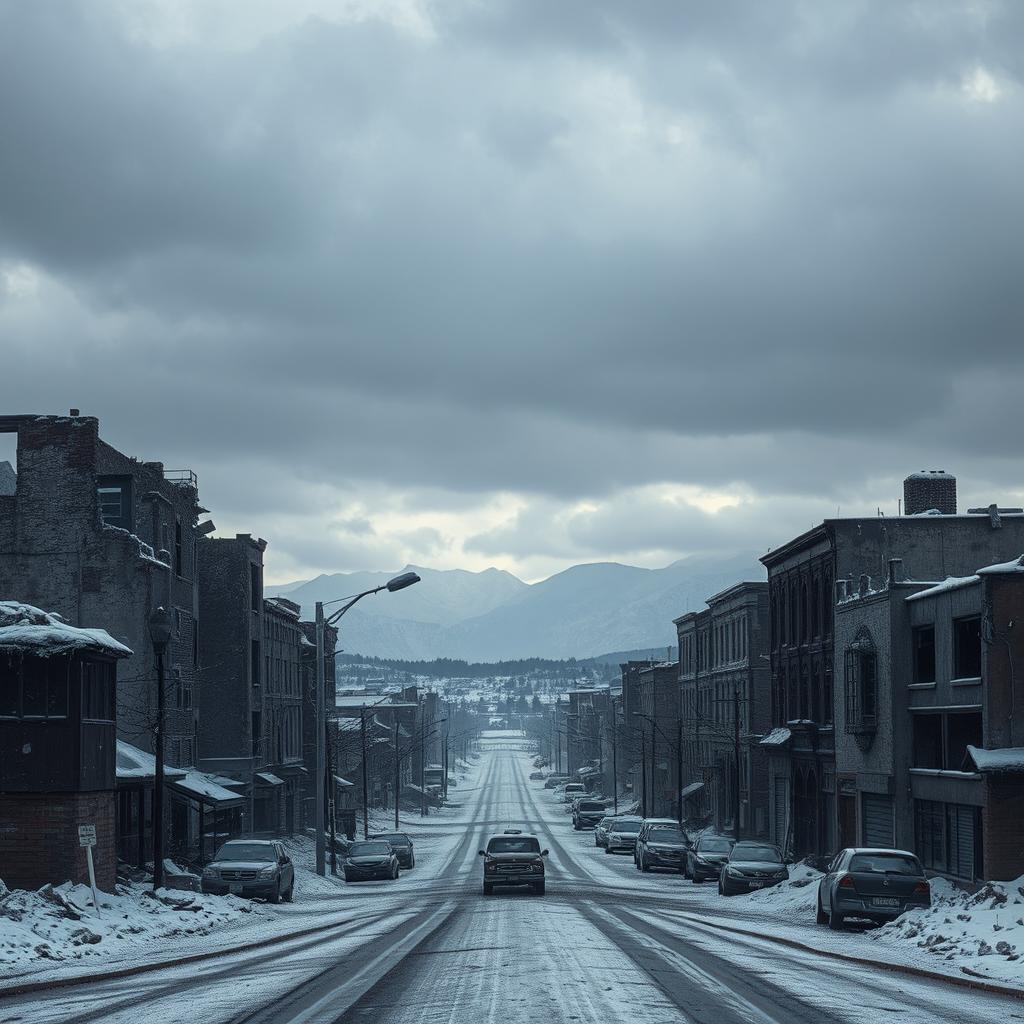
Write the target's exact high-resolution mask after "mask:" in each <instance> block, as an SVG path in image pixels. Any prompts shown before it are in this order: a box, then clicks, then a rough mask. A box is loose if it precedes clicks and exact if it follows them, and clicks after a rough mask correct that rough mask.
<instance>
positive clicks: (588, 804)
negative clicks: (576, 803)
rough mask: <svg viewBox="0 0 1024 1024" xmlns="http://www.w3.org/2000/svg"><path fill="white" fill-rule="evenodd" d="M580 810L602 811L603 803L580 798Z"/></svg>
mask: <svg viewBox="0 0 1024 1024" xmlns="http://www.w3.org/2000/svg"><path fill="white" fill-rule="evenodd" d="M580 810H581V811H603V810H604V804H602V803H598V802H596V801H594V800H581V801H580Z"/></svg>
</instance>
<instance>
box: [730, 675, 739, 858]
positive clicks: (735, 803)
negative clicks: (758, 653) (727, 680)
mask: <svg viewBox="0 0 1024 1024" xmlns="http://www.w3.org/2000/svg"><path fill="white" fill-rule="evenodd" d="M732 723H733V744H734V747H735V749H734V751H733V755H734V757H735V763H736V778H735V780H734V782H735V786H736V788H735V790H734V791H733V796H732V813H733V822H734V827H733V834H734V835H735V836H736V839H737V840H738V839H739V838H740V688H739V687H738V686H734V687H733V691H732Z"/></svg>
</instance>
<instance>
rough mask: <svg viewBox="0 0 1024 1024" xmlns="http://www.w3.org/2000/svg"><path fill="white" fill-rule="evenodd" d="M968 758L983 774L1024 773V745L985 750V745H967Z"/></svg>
mask: <svg viewBox="0 0 1024 1024" xmlns="http://www.w3.org/2000/svg"><path fill="white" fill-rule="evenodd" d="M967 760H968V761H970V762H973V763H974V766H975V767H976V768H977V769H978V771H979V772H981V773H982V774H983V775H1021V774H1024V747H1000V748H998V749H996V750H985V748H984V747H972V746H971V745H970V744H968V745H967Z"/></svg>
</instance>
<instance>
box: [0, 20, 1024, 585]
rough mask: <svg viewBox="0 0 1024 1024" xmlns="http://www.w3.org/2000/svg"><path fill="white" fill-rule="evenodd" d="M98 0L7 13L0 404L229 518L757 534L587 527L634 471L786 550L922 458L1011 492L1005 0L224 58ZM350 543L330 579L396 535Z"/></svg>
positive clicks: (1018, 361) (514, 537)
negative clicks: (714, 507) (121, 451)
mask: <svg viewBox="0 0 1024 1024" xmlns="http://www.w3.org/2000/svg"><path fill="white" fill-rule="evenodd" d="M115 10H116V9H115V8H113V7H104V6H102V5H99V4H81V5H75V4H66V5H61V8H60V14H59V15H58V14H57V13H55V12H56V8H53V7H52V6H49V5H38V4H16V3H7V4H0V118H2V119H3V121H4V124H5V132H6V134H5V145H4V147H3V149H2V152H0V178H2V180H3V181H4V186H5V187H4V189H3V190H0V269H2V267H3V266H4V264H5V262H8V263H10V262H13V263H20V262H24V263H27V264H30V265H32V266H35V267H37V268H38V269H39V270H40V271H41V272H42V273H43V274H44V275H46V280H45V281H44V286H43V287H44V289H48V290H45V291H44V294H43V295H42V296H41V297H40V300H39V304H38V308H35V307H33V308H31V309H30V308H29V307H28V305H27V303H29V300H27V299H25V298H24V297H18V296H16V295H14V294H13V293H12V292H11V290H10V289H9V288H8V289H7V291H6V292H0V331H2V332H3V334H4V336H5V337H9V338H14V339H17V340H16V341H14V342H13V344H15V345H17V346H19V348H18V351H19V353H20V355H19V358H18V359H16V360H12V361H11V362H10V364H9V366H8V367H7V368H6V370H7V372H5V375H4V378H3V380H2V381H0V397H2V398H3V399H4V404H5V405H6V406H8V407H10V405H11V403H12V401H13V399H14V397H15V396H17V400H18V404H19V405H20V404H21V403H23V402H25V403H30V405H31V406H32V407H33V408H38V409H41V410H43V409H46V410H49V409H56V410H57V411H59V410H60V409H62V408H65V407H68V406H70V405H77V406H79V407H82V408H83V409H85V410H86V411H90V412H94V413H96V414H99V415H101V417H102V419H103V422H104V429H105V432H106V433H107V434H108V435H109V436H111V439H112V440H114V441H115V443H120V444H121V445H122V447H125V448H126V449H127V450H130V451H133V452H139V453H140V454H145V455H146V456H147V457H163V458H164V459H165V461H167V462H171V461H175V462H179V463H181V464H193V465H195V466H197V467H198V468H199V469H200V470H201V472H202V480H203V488H204V499H205V500H208V502H209V503H210V504H211V507H214V509H215V512H216V510H217V509H218V508H219V509H222V510H223V515H224V517H226V518H225V521H226V522H228V521H232V522H233V521H236V520H240V519H242V518H243V517H244V516H249V517H260V516H263V517H266V518H267V519H268V521H275V517H288V518H287V522H288V523H289V524H290V525H289V526H288V529H295V524H296V523H298V522H302V523H304V524H307V525H308V527H309V528H310V529H312V531H313V532H314V533H315V532H316V528H315V527H314V525H313V524H315V523H318V524H319V530H320V531H321V532H323V530H324V529H325V526H324V524H325V523H326V522H329V521H330V519H331V511H332V506H333V507H338V506H339V505H340V504H342V503H346V502H348V503H351V502H353V501H354V500H355V499H356V497H357V496H358V494H359V493H360V492H361V491H363V492H365V491H366V490H367V489H368V488H369V489H377V490H378V491H379V492H380V493H384V492H389V493H391V494H392V495H393V496H394V502H395V504H394V505H393V506H392V507H404V508H406V509H416V508H420V507H422V506H420V505H418V503H419V502H421V501H422V502H433V503H435V505H436V507H437V508H438V509H439V510H442V509H446V508H447V509H451V508H456V507H461V508H463V509H472V508H473V507H474V504H478V503H480V502H483V501H486V500H487V499H488V496H491V495H494V494H496V493H508V492H515V493H517V494H520V495H523V496H525V498H526V499H527V500H528V501H529V502H530V503H531V505H532V507H533V509H532V514H533V515H535V517H536V520H535V521H533V520H530V521H528V522H526V523H525V524H524V528H523V529H520V530H518V531H516V530H513V531H512V533H511V534H507V535H506V534H502V533H501V531H498V532H496V533H495V534H493V535H489V534H487V533H486V532H483V533H481V534H480V536H478V537H477V538H475V539H474V541H473V545H474V549H475V550H477V551H479V552H483V551H485V550H492V551H495V552H499V551H501V550H511V549H512V548H513V547H514V549H515V551H516V552H517V554H518V556H520V557H522V558H524V559H526V558H529V557H531V555H532V556H537V557H540V556H541V555H543V556H544V557H550V558H555V557H558V556H559V552H560V553H561V555H562V556H564V557H572V556H570V555H569V554H568V552H591V553H593V554H595V555H599V554H600V552H601V551H602V550H603V551H612V550H615V551H634V550H635V551H642V550H650V549H651V545H656V546H659V547H658V549H659V550H661V549H662V548H672V549H678V547H679V544H681V543H683V541H682V540H677V541H676V542H674V543H670V541H671V537H670V534H671V533H672V530H673V528H676V529H678V530H679V531H680V533H681V534H683V533H688V535H689V536H690V537H691V538H692V540H691V541H689V543H692V544H698V543H700V544H705V545H728V544H743V545H747V544H748V543H751V542H752V541H753V538H754V533H755V532H756V529H757V523H756V522H753V521H751V522H748V521H746V520H744V519H743V517H742V516H740V515H737V516H736V517H733V518H732V519H730V517H728V516H723V517H722V518H720V519H711V520H708V519H706V518H701V517H700V516H696V517H694V516H692V515H690V514H689V513H688V512H687V510H685V509H681V510H679V513H678V514H679V519H678V520H675V519H674V515H675V512H674V511H673V510H669V511H668V513H666V514H664V515H663V511H662V510H657V509H656V510H652V511H649V514H647V515H645V514H644V513H643V512H642V510H641V509H639V508H637V509H633V510H632V511H631V513H630V514H629V515H626V514H625V513H624V512H622V513H621V514H619V513H618V512H616V509H619V510H620V511H621V510H622V509H623V508H624V507H625V506H623V505H622V503H621V502H619V503H618V504H617V503H616V500H615V499H616V496H621V495H622V494H623V492H628V491H630V490H631V489H636V488H640V487H643V486H644V485H646V484H650V483H657V482H662V481H683V482H688V483H694V484H699V485H702V486H707V487H728V486H733V485H741V486H743V487H745V488H747V489H749V490H750V491H751V492H753V493H755V494H758V495H760V496H762V497H764V499H765V504H764V505H763V506H762V509H763V510H769V512H770V514H771V515H772V516H774V517H776V522H777V523H778V524H779V525H780V526H781V524H783V523H784V524H787V525H786V528H789V527H788V524H790V523H791V522H795V521H796V520H798V519H800V517H801V515H802V512H803V510H806V511H807V515H806V518H807V520H808V521H809V520H810V519H811V518H813V515H812V514H811V511H812V509H813V510H814V514H817V510H818V509H820V508H822V507H829V506H832V505H834V504H837V503H843V504H848V503H849V502H850V501H851V500H855V501H862V502H863V504H864V505H865V506H866V507H870V506H871V504H872V502H880V501H882V500H883V498H888V497H889V496H890V495H893V493H894V491H896V490H897V486H898V485H897V483H896V482H898V480H899V478H900V476H901V475H902V473H903V472H905V471H906V470H907V469H908V468H919V466H920V465H922V464H925V465H927V464H931V463H933V462H934V461H936V459H938V460H940V461H942V462H943V463H945V464H947V466H948V468H950V469H953V470H956V469H957V468H958V465H957V464H958V463H959V464H960V465H967V464H969V465H970V466H971V472H972V474H973V477H974V483H973V484H972V486H974V487H976V488H977V490H978V492H979V493H980V492H985V493H989V492H993V491H997V490H999V489H1000V487H1001V483H1000V481H1008V480H1009V481H1014V480H1019V479H1020V478H1021V472H1020V471H1021V463H1020V458H1019V453H1018V452H1017V450H1016V446H1015V445H1014V444H1013V442H1012V440H1011V439H1010V436H1011V435H1010V433H1009V432H1008V431H1006V430H1005V429H1002V427H1003V426H1004V425H1005V424H1006V423H1007V422H1010V421H1012V418H1013V417H1014V416H1015V415H1016V405H1017V400H1016V395H1015V393H1014V391H1015V389H1014V387H1013V381H1015V379H1016V377H1017V375H1019V373H1020V372H1021V370H1022V368H1024V367H1022V358H1024V349H1022V347H1021V346H1020V345H1019V338H1018V334H1019V324H1020V323H1021V322H1022V321H1024V298H1022V295H1024V290H1022V289H1021V288H1020V287H1019V281H1018V277H1019V267H1020V265H1021V255H1022V253H1021V238H1022V237H1024V208H1022V206H1021V203H1020V201H1019V185H1018V183H1017V180H1016V178H1017V175H1018V170H1017V169H1018V168H1019V167H1020V166H1021V165H1022V163H1024V135H1022V133H1020V132H1019V131H1018V130H1017V125H1018V124H1019V121H1020V116H1021V107H1022V103H1024V92H1022V90H1021V89H1020V78H1021V73H1022V58H1021V56H1020V54H1021V53H1022V52H1024V48H1022V47H1021V45H1020V44H1021V42H1022V40H1024V15H1022V14H1021V12H1020V8H1019V5H1014V4H995V5H991V6H990V7H989V8H988V10H989V14H988V20H987V22H983V21H982V20H980V19H979V17H978V16H977V14H976V13H972V10H971V9H969V8H968V7H967V6H966V5H961V4H954V3H940V4H929V5H918V4H912V3H894V4H887V5H883V6H882V7H881V8H879V7H877V6H876V7H872V8H867V7H864V6H863V5H860V4H854V3H851V4H829V5H824V6H815V5H807V4H800V3H792V4H777V5H771V6H769V5H749V4H736V3H731V2H730V3H722V4H713V5H711V4H709V5H680V4H675V3H668V2H665V3H652V4H642V5H629V6H623V5H621V4H617V3H614V4H612V3H606V2H600V3H586V4H583V3H582V2H580V3H570V2H566V3H557V4H551V3H540V2H535V3H526V2H518V0H517V2H515V3H511V2H508V3H497V2H492V3H486V4H477V3H472V4H469V3H467V4H450V5H449V4H446V5H443V6H437V7H432V8H430V10H431V11H432V14H433V16H434V18H435V26H434V27H435V29H436V33H437V36H436V39H435V40H434V41H424V40H423V39H419V38H415V37H413V36H411V35H409V34H408V33H403V32H402V31H400V30H397V29H395V28H393V27H390V26H388V25H386V24H385V23H383V22H381V21H377V20H370V21H366V22H363V23H360V24H352V25H337V24H328V23H326V22H323V21H318V20H316V19H309V20H307V21H305V22H302V23H300V24H296V25H295V26H294V27H292V28H290V29H288V30H285V31H282V32H279V33H277V34H274V35H271V36H268V37H266V38H264V39H263V40H262V41H261V42H260V43H259V45H258V46H256V47H254V48H250V49H244V48H243V49H240V50H237V51H231V52H220V51H217V50H216V49H208V48H207V49H204V48H200V47H189V46H186V47H174V46H170V47H166V48H161V49H154V48H150V47H147V46H146V45H145V44H143V43H141V42H139V41H138V40H137V39H134V38H132V37H130V36H129V35H128V34H127V33H126V32H125V31H124V30H123V26H121V25H120V24H119V23H118V21H117V18H116V15H115V13H114V12H115ZM979 65H984V66H985V67H987V68H988V69H989V70H990V72H991V73H992V74H993V75H994V76H995V78H996V79H997V81H999V82H1001V83H1002V84H1003V94H1002V96H1001V97H1000V98H999V100H998V102H996V103H994V104H991V105H988V106H986V105H984V104H971V103H969V102H967V100H966V99H962V98H957V96H956V90H957V88H958V86H959V83H960V80H961V77H962V76H963V75H964V74H966V73H969V72H970V71H971V70H972V69H973V68H975V67H977V66H979ZM2 280H3V277H2V275H0V282H2ZM26 310H27V311H26ZM5 346H6V342H5ZM185 404H187V408H188V415H187V416H183V415H182V409H183V406H184V405H185ZM256 453H258V455H257V454H256ZM581 498H587V499H593V500H596V501H599V502H602V503H603V507H605V509H606V511H605V512H603V513H602V514H601V515H599V516H593V517H589V518H588V517H584V518H581V519H577V520H575V524H574V527H573V529H572V530H568V529H566V530H563V531H562V532H561V533H556V534H551V533H550V531H545V530H544V529H543V527H544V519H545V517H546V518H547V519H549V520H550V519H552V518H554V519H558V520H559V521H560V522H562V521H566V509H567V508H568V507H569V504H570V503H571V502H573V501H576V500H578V499H581ZM623 501H625V499H623ZM318 509H321V510H323V512H322V513H321V512H318V511H316V510H318ZM218 514H219V513H218ZM524 515H525V514H524ZM662 516H663V517H662ZM659 517H662V518H659ZM645 520H647V521H648V524H647V527H646V529H641V526H642V525H643V522H644V521H645ZM276 521H280V522H282V523H284V522H285V520H284V518H281V519H278V520H276ZM357 522H358V521H357V520H355V521H353V520H350V523H357ZM527 526H530V527H531V528H532V529H533V535H534V538H535V539H534V541H533V542H532V543H533V544H534V546H533V548H532V549H531V546H530V545H531V540H530V534H531V529H528V528H526V527H527ZM366 527H367V529H365V530H364V532H362V533H360V532H359V530H360V528H359V527H358V526H355V527H354V528H350V529H349V531H348V533H349V535H350V536H349V538H348V540H360V541H367V542H368V543H367V545H366V546H364V547H362V548H361V550H362V551H363V553H364V556H359V555H358V550H357V547H353V546H351V545H348V541H347V540H345V539H344V538H338V537H335V538H334V539H333V540H332V541H331V544H332V545H333V547H330V548H329V549H328V548H327V547H325V548H324V558H330V559H332V560H333V559H343V558H348V559H356V560H357V561H358V563H359V565H360V567H363V566H366V565H368V564H369V563H368V562H367V561H365V558H368V557H371V556H373V557H381V558H383V557H385V554H387V552H388V551H393V550H395V549H396V548H397V547H399V546H401V544H402V543H404V541H402V540H400V539H397V538H387V539H384V538H380V537H377V538H376V540H377V541H378V542H379V543H381V544H386V545H391V547H389V548H388V549H387V551H385V549H383V548H379V547H375V546H374V544H372V543H369V541H371V540H373V539H374V535H373V534H372V533H371V532H370V531H371V530H372V529H373V528H374V527H373V518H372V516H367V517H366ZM244 528H247V529H249V528H252V529H256V526H253V525H252V524H251V523H250V524H246V525H245V527H244ZM503 537H504V539H502V538H503ZM406 540H409V542H410V545H412V546H415V545H414V543H413V541H412V539H410V538H406ZM450 541H451V538H434V537H429V536H427V535H426V534H424V535H422V536H421V537H420V538H419V541H418V542H416V543H420V544H422V545H424V547H423V548H422V550H423V551H424V554H427V553H429V552H430V551H437V550H441V549H442V548H444V545H447V544H449V542H450ZM766 542H767V541H766ZM289 543H292V542H289ZM325 543H326V542H325ZM503 544H504V545H508V547H507V548H505V549H502V547H501V545H503ZM293 547H294V557H295V558H296V559H313V558H314V551H313V550H312V545H311V544H307V543H305V542H303V541H301V540H298V539H297V540H295V541H294V543H293ZM305 564H310V563H309V562H306V563H305ZM382 564H383V563H382ZM389 564H390V563H389ZM335 565H337V563H335Z"/></svg>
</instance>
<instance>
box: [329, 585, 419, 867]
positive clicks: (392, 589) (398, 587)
mask: <svg viewBox="0 0 1024 1024" xmlns="http://www.w3.org/2000/svg"><path fill="white" fill-rule="evenodd" d="M419 581H420V578H419V576H417V575H416V573H414V572H403V573H401V574H400V575H398V576H395V577H393V578H392V579H390V580H388V581H387V583H384V584H382V585H381V586H379V587H374V588H373V589H372V590H364V591H363V592H362V593H361V594H355V595H354V596H353V597H348V598H345V597H340V598H338V600H337V601H327V602H324V601H317V603H316V709H315V713H314V721H315V723H316V725H315V728H314V732H315V733H316V774H315V776H314V778H315V780H316V785H315V787H314V796H315V801H314V811H313V814H314V816H315V818H316V873H317V874H318V875H326V874H327V857H326V849H325V847H326V841H325V838H324V804H325V800H324V798H325V796H326V793H325V789H326V785H327V779H326V778H325V776H326V763H325V761H326V758H325V756H324V752H325V746H326V744H325V742H324V740H325V735H324V734H325V731H326V728H327V723H326V721H325V720H324V684H325V680H324V631H325V628H326V627H327V626H330V625H333V624H334V623H335V622H337V621H338V619H340V618H341V617H342V615H344V614H345V612H347V611H348V610H349V608H351V607H352V605H354V604H355V603H356V602H357V601H361V600H362V599H363V598H364V597H369V595H370V594H379V593H380V592H381V591H382V590H386V591H387V592H388V593H389V594H393V593H395V592H396V591H398V590H405V588H406V587H411V586H412V585H413V584H414V583H419ZM342 601H344V602H345V603H344V604H342V605H341V607H340V608H339V609H338V610H337V611H336V612H334V613H332V614H331V616H330V617H329V618H327V619H325V618H324V608H325V607H326V606H327V605H332V604H340V603H341V602H342ZM332 703H333V701H332ZM364 782H365V778H364Z"/></svg>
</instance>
